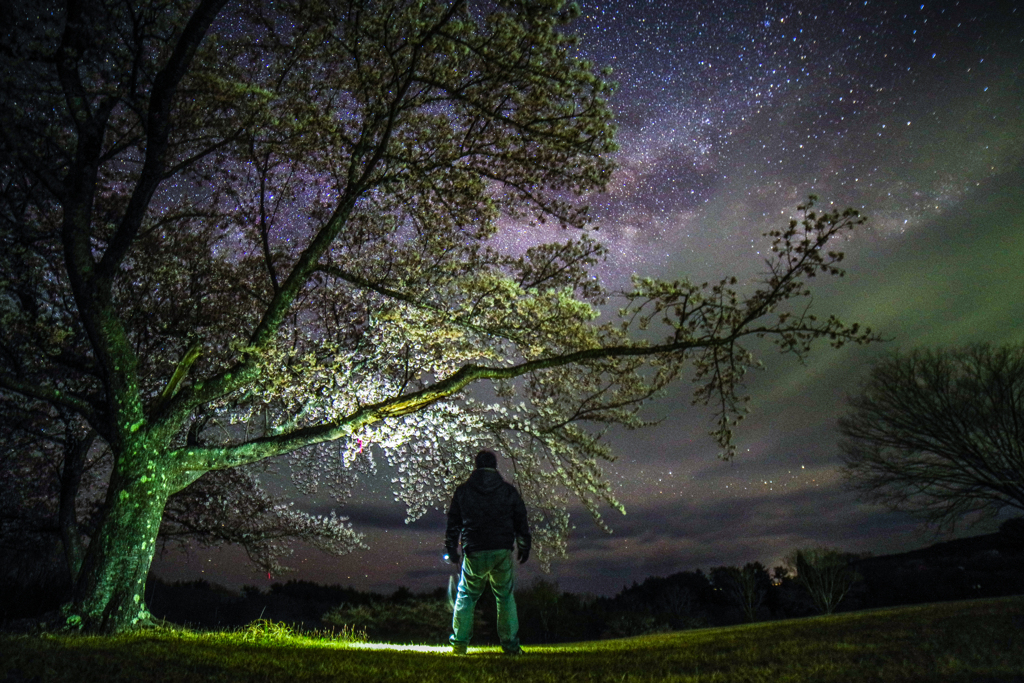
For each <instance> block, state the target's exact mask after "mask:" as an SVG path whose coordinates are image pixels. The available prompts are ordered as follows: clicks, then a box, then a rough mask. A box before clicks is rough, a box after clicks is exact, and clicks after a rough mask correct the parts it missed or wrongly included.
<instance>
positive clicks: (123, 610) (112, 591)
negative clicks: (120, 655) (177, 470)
mask: <svg viewBox="0 0 1024 683" xmlns="http://www.w3.org/2000/svg"><path fill="white" fill-rule="evenodd" d="M146 450H147V449H144V448H138V449H137V452H138V453H145V451H146ZM130 460H133V461H135V462H134V466H132V467H127V466H119V467H118V468H117V471H116V472H115V473H114V475H113V476H112V477H111V484H110V487H109V489H108V490H107V500H106V502H105V505H104V507H105V512H104V516H103V521H102V522H101V523H100V527H99V529H98V530H97V533H96V534H95V535H94V536H93V538H92V541H91V542H90V543H89V548H88V550H87V552H86V555H85V560H84V562H83V564H82V570H81V573H80V574H79V577H78V581H77V583H76V584H75V592H74V598H73V602H72V605H71V615H70V616H69V624H68V625H69V626H80V627H81V628H83V629H85V630H87V631H90V632H99V633H119V632H123V631H128V630H132V629H134V628H138V627H139V626H140V625H141V624H143V623H145V622H147V621H148V620H149V611H148V610H147V609H146V603H145V600H144V596H145V594H146V576H147V575H148V574H149V567H150V564H151V563H152V561H153V551H154V549H155V547H156V538H157V534H158V533H159V531H160V521H161V519H162V517H163V512H164V505H165V504H166V503H167V498H168V495H169V492H170V488H169V487H168V486H167V482H166V478H165V477H164V476H163V475H162V474H160V473H159V469H161V468H158V464H157V462H156V461H155V460H151V459H149V460H147V457H146V456H145V455H140V456H138V457H135V458H130Z"/></svg>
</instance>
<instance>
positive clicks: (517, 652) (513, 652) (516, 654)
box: [505, 647, 525, 657]
mask: <svg viewBox="0 0 1024 683" xmlns="http://www.w3.org/2000/svg"><path fill="white" fill-rule="evenodd" d="M505 654H506V655H508V656H509V657H520V656H522V655H523V654H525V653H524V652H523V648H521V647H517V648H516V649H514V650H505Z"/></svg>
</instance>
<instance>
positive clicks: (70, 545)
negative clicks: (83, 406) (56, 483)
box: [57, 417, 96, 586]
mask: <svg viewBox="0 0 1024 683" xmlns="http://www.w3.org/2000/svg"><path fill="white" fill-rule="evenodd" d="M64 421H65V424H66V425H67V427H66V429H65V430H64V464H63V467H62V468H61V474H60V504H59V507H58V510H57V521H58V526H59V527H60V540H61V545H63V546H64V559H65V561H66V562H67V566H68V575H69V577H70V579H71V585H72V586H73V585H75V581H76V580H77V579H78V572H79V570H81V568H82V558H83V557H84V556H85V550H84V548H83V547H82V536H81V534H79V532H78V513H77V510H76V507H75V503H76V501H77V499H78V488H79V486H80V485H81V483H82V472H83V471H84V470H85V458H86V456H87V455H88V454H89V449H90V448H91V447H92V443H93V441H94V440H95V439H96V433H95V432H90V433H89V434H87V435H86V436H85V438H82V439H79V438H78V434H77V430H76V429H75V426H74V424H73V422H72V421H71V419H70V418H69V417H65V418H64Z"/></svg>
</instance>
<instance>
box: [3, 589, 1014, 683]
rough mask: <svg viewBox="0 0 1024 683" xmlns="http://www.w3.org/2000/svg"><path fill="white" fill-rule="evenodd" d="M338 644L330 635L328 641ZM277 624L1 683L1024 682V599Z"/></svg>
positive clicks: (135, 649)
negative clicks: (836, 609)
mask: <svg viewBox="0 0 1024 683" xmlns="http://www.w3.org/2000/svg"><path fill="white" fill-rule="evenodd" d="M321 635H322V636H326V635H328V634H321ZM329 636H330V637H317V636H316V635H315V634H298V633H294V632H292V631H290V630H288V629H286V628H282V627H280V625H275V624H271V623H265V624H255V625H252V626H251V627H249V628H247V629H243V630H240V631H236V632H228V633H197V632H193V631H150V632H144V633H138V634H133V635H126V636H118V637H110V638H101V637H81V636H79V637H64V636H61V637H55V636H46V637H26V636H5V637H2V638H0V680H4V678H5V677H7V678H8V679H10V680H17V681H21V680H32V679H33V678H38V680H40V681H133V682H137V681H153V682H161V681H182V680H203V681H261V682H262V681H267V682H277V681H280V682H282V683H285V682H294V681H360V682H362V681H381V682H383V681H389V682H390V681H398V682H402V681H410V682H411V681H417V682H421V681H422V682H424V683H461V682H466V683H469V682H470V681H472V682H474V683H477V682H491V681H494V682H497V681H501V682H503V683H504V682H514V683H525V682H533V681H537V682H541V683H556V682H557V683H561V682H563V681H594V682H597V681H601V682H611V681H615V682H618V683H621V682H622V681H630V682H636V683H647V682H650V683H668V682H672V683H690V682H693V683H711V682H713V681H717V682H721V681H755V682H760V681H763V682H764V683H787V682H795V681H835V682H837V683H838V682H840V681H841V682H843V683H846V682H847V681H900V682H901V683H902V682H904V681H918V682H925V681H929V682H930V681H987V682H990V683H993V682H997V681H1005V682H1007V683H1009V682H1011V681H1015V682H1017V683H1021V682H1024V597H1014V598H1002V599H997V600H978V601H971V602H961V603H943V604H933V605H924V606H918V607H904V608H896V609H886V610H875V611H869V612H859V613H852V614H842V615H838V616H832V617H818V618H814V619H801V620H792V621H782V622H770V623H763V624H754V625H748V626H737V627H732V628H720V629H705V630H700V631H686V632H682V633H669V634H659V635H651V636H641V637H637V638H629V639H622V640H612V641H595V642H587V643H576V644H571V645H559V646H547V647H530V646H529V645H527V646H526V650H527V654H526V655H525V656H523V657H518V658H510V657H506V656H504V655H502V654H501V652H500V650H499V649H498V648H470V654H469V656H467V657H455V656H453V655H451V654H450V653H449V652H448V650H447V648H443V647H437V646H426V645H415V644H412V645H404V646H403V645H393V644H380V643H358V642H352V641H351V639H350V640H342V639H339V638H338V637H337V636H336V634H329Z"/></svg>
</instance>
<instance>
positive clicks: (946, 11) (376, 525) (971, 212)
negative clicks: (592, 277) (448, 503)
mask: <svg viewBox="0 0 1024 683" xmlns="http://www.w3.org/2000/svg"><path fill="white" fill-rule="evenodd" d="M581 7H582V9H583V13H582V16H581V18H580V20H579V21H578V23H577V25H576V30H577V32H578V33H579V34H580V36H581V41H580V49H581V51H582V52H583V53H584V55H585V56H586V58H588V59H590V60H592V61H593V62H595V63H596V64H598V65H601V66H603V65H608V66H611V67H612V68H613V69H614V74H613V77H612V78H613V79H614V80H616V81H618V83H619V88H618V91H617V92H616V95H615V97H614V100H613V105H614V109H615V111H616V115H617V121H618V125H619V141H620V144H621V146H622V149H621V151H620V152H619V153H618V155H617V161H618V163H619V170H618V171H617V173H616V175H615V176H614V178H613V180H612V183H611V185H610V187H609V189H608V192H607V193H606V194H604V195H600V196H595V197H591V198H590V201H591V203H592V204H593V205H594V207H595V208H596V209H597V215H598V217H599V222H600V225H601V230H600V235H601V237H602V239H603V241H604V242H605V244H606V245H607V246H608V247H609V248H610V255H609V258H608V261H607V263H605V264H604V265H603V266H602V268H601V273H602V275H603V277H604V278H605V281H606V284H607V285H608V286H609V287H610V288H616V287H620V288H621V287H624V286H626V285H628V281H629V277H630V275H632V274H633V273H639V274H643V275H651V276H656V277H662V278H666V279H675V278H679V277H690V278H692V279H694V280H698V281H704V280H706V279H711V278H714V279H717V278H719V277H722V276H724V275H727V274H736V275H738V276H741V277H745V278H750V277H753V276H756V274H757V273H759V272H760V270H761V267H762V266H763V253H764V249H765V246H766V243H767V242H766V240H765V239H764V238H763V237H762V236H761V234H762V233H763V232H765V231H767V230H770V229H772V228H776V227H780V226H783V225H785V222H786V220H787V219H788V217H789V216H790V215H792V214H793V213H794V211H795V207H796V205H797V204H799V203H800V202H801V201H802V200H803V199H804V198H806V196H807V195H809V194H816V195H818V196H819V197H821V199H822V201H824V202H825V203H826V204H827V203H835V204H836V205H838V206H840V207H845V206H854V207H856V208H859V209H861V210H862V211H863V212H864V213H865V214H867V215H868V217H869V223H868V225H867V226H866V227H865V228H864V229H863V230H861V232H860V233H858V234H857V235H856V236H854V237H853V238H851V239H850V240H848V241H847V242H845V244H843V250H844V251H846V254H847V259H846V261H845V262H844V265H845V266H846V269H847V276H846V277H845V278H843V279H842V280H839V281H836V282H825V281H821V282H817V283H815V285H816V287H817V289H816V292H817V297H816V299H815V305H814V307H815V310H817V311H818V312H820V313H837V314H839V315H840V317H842V318H843V319H844V320H846V321H847V322H852V321H857V322H861V323H865V324H868V325H870V326H872V327H873V328H875V329H876V330H878V331H879V332H881V333H882V334H883V335H884V336H886V337H887V338H889V339H891V341H889V342H888V343H886V344H881V345H875V346H872V347H867V348H849V349H843V350H841V351H839V352H835V351H832V350H830V349H828V348H827V346H826V345H821V346H820V347H818V349H817V350H816V352H815V353H813V354H812V356H811V357H810V358H809V359H808V361H807V363H806V364H805V365H800V364H798V363H797V362H796V361H795V360H793V359H791V358H788V357H780V356H778V355H773V354H772V353H771V351H770V350H768V353H767V354H766V355H764V356H762V359H763V360H764V362H765V365H766V370H765V371H764V372H760V373H756V374H754V375H751V376H749V381H748V383H747V388H748V390H749V392H750V393H751V395H752V401H751V405H750V407H751V415H750V416H749V417H748V419H747V420H745V421H744V422H743V423H742V424H741V426H740V428H739V430H738V433H737V441H738V443H739V445H740V450H739V455H738V456H737V457H736V459H735V460H734V461H733V462H730V463H723V462H721V461H719V460H718V459H717V458H716V453H717V447H716V445H715V443H714V442H713V441H712V440H711V438H710V437H708V436H707V432H708V431H709V429H710V428H711V424H710V421H709V420H710V417H711V414H710V411H708V410H706V409H704V408H701V407H694V406H691V405H690V398H689V391H690V387H689V386H688V385H680V386H677V387H676V388H675V389H674V390H673V391H672V392H671V393H670V394H669V395H667V396H665V397H664V398H662V399H659V400H658V401H657V402H656V403H654V404H652V405H651V406H650V408H649V409H648V411H647V415H648V416H649V417H652V418H658V419H663V421H662V422H661V423H660V424H659V425H658V426H656V427H653V428H649V429H646V430H643V431H638V432H626V431H621V432H618V433H615V434H613V435H612V443H613V445H614V450H615V453H616V454H617V455H618V458H619V459H618V461H617V462H616V463H615V464H614V465H613V466H612V467H610V468H609V476H610V477H611V478H612V480H613V481H614V482H616V487H617V493H618V496H619V498H620V500H621V501H622V502H623V503H624V504H625V506H626V508H627V515H626V516H625V517H622V516H620V515H618V514H617V513H615V512H614V511H609V513H608V514H607V515H606V519H607V521H608V522H609V523H610V524H611V526H612V527H613V529H614V533H613V534H611V535H606V534H604V533H603V532H601V531H600V530H599V529H598V528H597V527H596V526H595V525H594V523H593V522H592V521H591V520H590V518H589V517H588V516H587V515H586V513H585V512H583V511H582V510H580V511H578V512H576V513H574V515H573V518H574V521H575V524H576V527H577V528H576V530H575V531H574V534H573V536H572V538H571V540H570V544H569V557H568V558H567V559H564V560H558V561H556V562H555V563H554V564H553V566H552V572H551V574H550V575H548V576H547V577H546V578H548V579H549V580H553V581H557V582H558V583H559V585H560V586H561V587H562V588H563V589H565V590H571V591H575V592H590V593H596V594H611V593H614V592H616V591H618V590H620V589H621V588H622V587H623V585H628V584H630V583H632V582H633V581H634V580H643V579H644V578H645V577H647V576H651V575H667V574H671V573H673V572H678V571H684V570H692V569H697V568H703V569H705V570H706V569H708V568H710V567H713V566H719V565H735V564H743V563H745V562H749V561H754V560H759V561H761V562H762V563H764V564H766V565H767V566H774V565H775V564H778V563H779V562H780V561H781V558H782V557H783V556H784V555H785V554H786V553H788V552H789V551H791V550H793V549H794V548H797V547H803V546H808V545H828V546H834V547H838V548H840V549H843V550H847V551H856V552H867V551H870V552H874V553H876V554H884V553H888V552H898V551H901V550H909V549H911V548H914V547H919V546H922V545H926V544H928V543H931V542H934V541H935V540H936V536H935V535H934V534H933V533H932V532H930V531H928V530H927V529H925V528H923V527H922V525H921V524H920V523H918V522H917V521H915V520H914V519H912V518H911V517H909V516H908V515H905V514H901V513H892V512H889V511H887V510H885V509H883V508H878V507H875V506H869V505H865V504H861V503H858V502H857V501H856V499H855V498H854V497H853V496H852V495H851V494H850V493H848V492H847V491H845V490H844V488H843V486H842V482H841V480H840V477H839V457H838V449H837V446H836V442H837V437H838V432H837V429H836V419H837V418H838V417H839V416H840V415H841V414H842V413H843V410H844V401H845V397H846V396H847V395H848V394H849V393H851V392H854V391H855V390H856V388H857V385H858V382H859V381H860V380H861V379H862V378H863V377H864V376H865V373H866V371H867V369H868V368H869V367H870V364H871V362H872V360H873V359H875V358H877V357H878V356H879V354H882V353H885V352H887V351H890V350H895V349H910V348H913V347H920V346H940V345H956V344H965V343H972V342H979V341H986V342H993V343H1006V342H1024V275H1022V274H1021V272H1020V271H1021V256H1022V255H1024V192H1022V189H1021V188H1022V187H1024V2H984V1H980V0H979V1H967V0H962V1H961V2H952V1H945V2H926V3H925V4H921V3H920V2H915V3H907V2H891V1H888V0H886V1H876V0H870V1H868V2H864V1H863V0H860V1H858V2H811V1H809V0H808V1H796V2H787V3H781V2H769V3H765V2H758V3H755V2H749V1H746V0H737V1H734V2H706V1H705V2H697V1H693V2H657V1H654V0H652V1H650V2H600V3H598V2H593V1H590V2H584V3H582V4H581ZM558 237H559V235H558V234H557V233H555V232H552V233H550V234H541V235H538V234H537V233H536V232H530V233H526V232H525V231H524V230H523V229H521V228H519V227H517V226H514V225H510V226H507V228H506V229H505V231H504V232H503V234H502V235H501V236H500V239H501V240H502V241H503V242H504V244H505V245H506V246H509V247H512V248H515V247H516V246H518V245H522V244H524V243H532V242H536V241H540V240H542V239H544V238H549V239H550V238H558ZM500 467H501V464H500V463H499V468H500ZM389 487H390V473H388V472H387V471H386V470H383V469H382V470H381V471H380V472H379V474H378V476H377V478H375V479H374V480H371V481H367V482H365V485H364V487H363V488H362V489H361V490H359V491H357V493H356V496H355V497H354V498H353V499H352V500H351V501H349V503H348V504H346V505H345V506H343V507H341V508H337V509H338V512H339V514H343V515H347V516H349V517H350V518H351V519H352V521H353V522H354V524H355V526H356V528H357V529H359V530H361V531H363V532H365V533H366V536H367V537H366V542H367V544H368V545H369V546H370V549H369V550H366V551H362V552H358V553H355V554H353V555H350V556H347V557H344V558H340V559H338V558H329V557H326V556H324V555H323V554H321V553H318V552H317V551H313V550H309V551H299V552H297V554H296V556H295V557H294V558H292V561H291V562H290V564H292V565H293V566H296V567H297V568H298V571H296V572H293V573H291V574H287V575H284V576H280V577H273V578H272V579H268V578H267V576H266V574H260V573H259V572H258V571H257V570H255V569H253V568H251V567H250V566H248V565H246V564H245V562H244V561H243V557H244V554H243V553H241V552H240V551H237V550H232V549H227V550H221V551H194V552H191V553H190V554H188V555H187V556H185V555H182V554H180V553H178V552H171V553H168V554H166V555H164V556H163V557H161V558H158V559H157V560H156V562H155V563H154V569H155V570H156V572H157V574H158V575H160V576H163V577H165V578H168V579H173V580H192V579H196V578H205V579H207V580H210V581H214V582H218V583H221V584H224V585H227V586H229V587H239V586H241V585H243V584H250V585H259V586H266V585H268V584H269V583H270V582H271V581H272V580H273V581H279V580H286V579H288V578H296V579H308V580H312V581H318V582H321V583H340V584H343V585H352V586H355V587H357V588H363V589H373V590H379V591H384V592H391V591H393V590H395V589H396V588H397V587H398V586H400V585H402V586H407V587H410V588H412V589H413V590H430V589H433V588H436V587H438V586H441V585H443V584H444V582H445V581H446V576H447V575H448V574H449V573H450V569H449V568H448V567H447V566H446V565H444V564H443V563H442V562H441V559H440V556H441V553H442V551H443V550H442V549H443V532H444V515H443V513H442V512H440V511H436V510H435V511H431V512H429V513H428V514H427V515H426V516H425V517H424V518H422V519H420V520H418V521H417V522H415V523H412V524H405V523H404V519H405V511H404V509H403V508H402V507H401V506H400V505H399V504H397V503H393V502H390V501H391V500H392V497H393V496H392V494H391V493H390V490H389ZM299 504H300V505H303V507H304V508H305V509H308V510H310V511H314V512H317V513H326V512H327V511H329V510H330V509H331V507H330V506H329V505H327V504H325V503H323V502H321V501H308V500H307V501H300V502H299ZM990 530H991V525H990V526H984V527H982V526H979V527H974V528H970V527H968V528H964V529H960V530H958V534H970V533H980V532H987V531H990ZM522 569H523V571H521V572H520V574H519V577H520V579H519V580H520V581H521V582H522V581H527V582H528V581H530V580H532V578H533V577H535V576H538V575H540V572H539V568H538V567H537V566H536V564H535V563H533V562H531V563H530V564H528V565H526V566H525V567H523V568H522Z"/></svg>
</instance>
